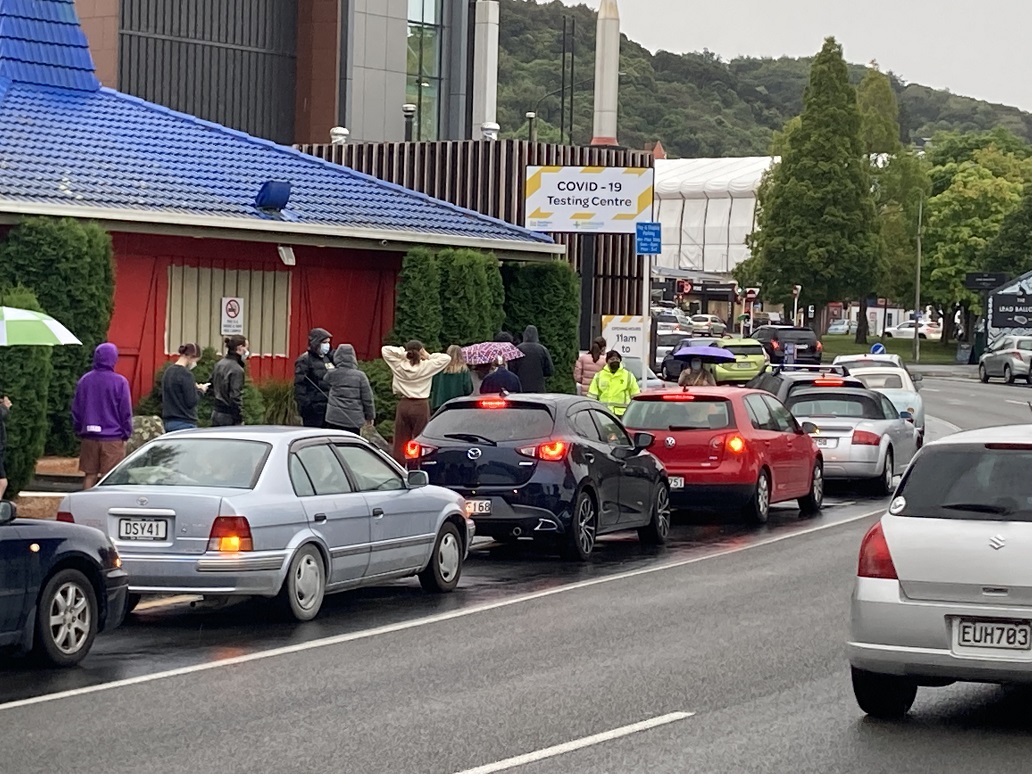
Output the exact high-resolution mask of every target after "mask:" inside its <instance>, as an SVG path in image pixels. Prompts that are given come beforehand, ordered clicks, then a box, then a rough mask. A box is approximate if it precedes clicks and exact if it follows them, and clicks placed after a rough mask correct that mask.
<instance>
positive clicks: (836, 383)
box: [813, 379, 845, 387]
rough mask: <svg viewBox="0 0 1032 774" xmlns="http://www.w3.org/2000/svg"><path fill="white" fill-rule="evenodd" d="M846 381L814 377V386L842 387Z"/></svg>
mask: <svg viewBox="0 0 1032 774" xmlns="http://www.w3.org/2000/svg"><path fill="white" fill-rule="evenodd" d="M843 385H845V382H844V381H843V380H842V379H814V382H813V386H814V387H842V386H843Z"/></svg>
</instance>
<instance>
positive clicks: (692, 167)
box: [656, 156, 777, 274]
mask: <svg viewBox="0 0 1032 774" xmlns="http://www.w3.org/2000/svg"><path fill="white" fill-rule="evenodd" d="M776 161H777V159H775V158H771V157H770V156H758V157H749V158H726V159H657V160H656V218H657V220H658V221H659V222H660V223H662V224H663V255H662V257H660V258H659V260H658V261H657V266H656V268H657V270H659V271H662V270H663V269H680V270H682V271H699V272H711V273H717V274H727V273H729V272H730V271H731V270H732V269H734V268H735V267H736V266H737V265H738V264H740V263H741V262H742V261H744V260H745V259H746V258H748V257H749V248H748V247H746V245H745V238H746V236H748V235H749V234H750V233H751V232H752V230H753V225H754V218H755V214H756V190H757V189H758V188H759V185H760V180H761V179H762V177H763V173H764V172H766V171H767V169H769V168H770V165H771V164H772V163H774V162H776Z"/></svg>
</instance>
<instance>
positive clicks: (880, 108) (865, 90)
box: [856, 62, 900, 155]
mask: <svg viewBox="0 0 1032 774" xmlns="http://www.w3.org/2000/svg"><path fill="white" fill-rule="evenodd" d="M856 99H857V104H858V105H859V107H860V136H861V139H862V142H863V147H864V152H865V153H867V154H868V155H871V154H875V153H895V152H896V151H897V150H898V149H899V147H900V141H899V104H898V103H897V102H896V94H895V93H894V92H893V90H892V82H891V81H890V80H889V77H888V76H887V75H885V74H884V73H882V72H881V71H879V70H878V65H877V63H875V62H872V63H871V69H870V70H868V71H867V74H866V75H865V76H864V79H863V80H862V81H860V85H859V86H858V87H857V91H856Z"/></svg>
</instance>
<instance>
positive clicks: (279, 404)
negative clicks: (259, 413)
mask: <svg viewBox="0 0 1032 774" xmlns="http://www.w3.org/2000/svg"><path fill="white" fill-rule="evenodd" d="M258 390H259V392H261V394H262V402H263V403H264V404H265V417H264V419H263V422H264V423H265V424H267V425H300V424H301V416H300V414H299V413H298V410H297V401H296V400H295V399H294V382H293V381H268V382H263V383H262V384H260V385H258Z"/></svg>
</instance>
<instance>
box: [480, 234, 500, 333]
mask: <svg viewBox="0 0 1032 774" xmlns="http://www.w3.org/2000/svg"><path fill="white" fill-rule="evenodd" d="M484 270H485V271H486V272H487V293H488V306H487V307H486V308H485V309H484V314H485V317H486V319H485V325H486V327H487V332H488V335H489V336H490V338H492V339H493V338H494V335H495V334H496V333H498V331H500V330H501V329H502V326H503V325H505V282H503V281H502V265H501V263H500V262H499V261H498V259H497V258H495V256H494V255H491V254H488V255H485V256H484Z"/></svg>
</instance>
